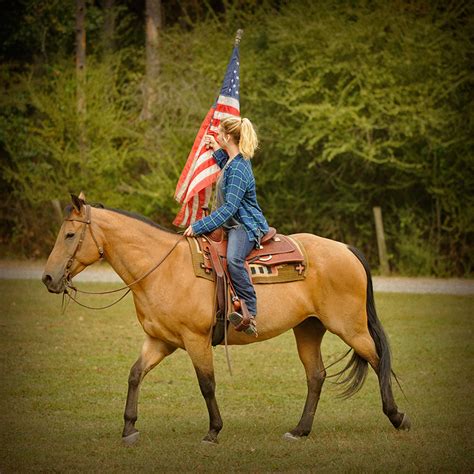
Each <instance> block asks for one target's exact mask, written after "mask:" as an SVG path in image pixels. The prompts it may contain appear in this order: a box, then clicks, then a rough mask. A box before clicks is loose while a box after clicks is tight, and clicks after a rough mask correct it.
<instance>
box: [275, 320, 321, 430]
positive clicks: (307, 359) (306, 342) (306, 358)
mask: <svg viewBox="0 0 474 474" xmlns="http://www.w3.org/2000/svg"><path fill="white" fill-rule="evenodd" d="M325 331H326V329H325V328H324V326H323V325H322V324H321V322H320V321H319V320H318V319H316V318H314V317H311V318H308V319H306V320H305V321H303V322H302V323H301V324H299V325H298V326H296V327H295V328H294V329H293V332H294V334H295V338H296V345H297V347H298V354H299V356H300V359H301V362H302V363H303V365H304V368H305V371H306V382H307V385H308V394H307V396H306V403H305V405H304V408H303V414H302V415H301V419H300V421H299V423H298V425H297V426H296V428H294V429H293V430H291V431H290V432H289V433H285V436H284V437H285V438H287V439H297V438H300V437H302V436H308V435H309V433H310V432H311V428H312V426H313V420H314V414H315V413H316V408H317V406H318V401H319V397H320V394H321V389H322V387H323V383H324V379H325V378H326V371H325V369H324V364H323V360H322V357H321V341H322V339H323V336H324V333H325Z"/></svg>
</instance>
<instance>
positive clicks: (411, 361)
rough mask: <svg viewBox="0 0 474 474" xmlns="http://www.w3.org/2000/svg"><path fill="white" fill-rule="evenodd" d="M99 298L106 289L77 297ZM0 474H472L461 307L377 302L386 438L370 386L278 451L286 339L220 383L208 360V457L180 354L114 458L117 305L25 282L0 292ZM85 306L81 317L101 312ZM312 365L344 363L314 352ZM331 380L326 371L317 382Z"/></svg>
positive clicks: (203, 423)
mask: <svg viewBox="0 0 474 474" xmlns="http://www.w3.org/2000/svg"><path fill="white" fill-rule="evenodd" d="M82 287H83V288H89V289H104V288H110V287H111V284H108V285H105V286H104V285H99V284H95V285H91V284H89V285H83V286H82ZM0 296H1V301H2V306H1V307H2V309H1V316H0V326H1V329H0V347H1V352H0V354H1V356H0V357H1V358H0V361H1V362H0V364H1V374H2V381H1V386H0V404H1V406H0V417H1V418H0V419H1V424H2V426H3V429H2V433H1V435H0V472H1V473H8V472H26V471H50V472H65V471H68V472H70V471H82V472H94V471H102V472H152V471H153V472H160V471H166V472H170V471H174V472H177V471H179V472H189V471H211V472H225V471H251V472H269V471H292V472H318V471H319V472H321V471H322V472H347V471H351V472H367V471H369V472H387V471H388V472H394V471H399V472H400V471H401V472H433V471H439V472H446V471H449V472H473V470H474V456H473V442H472V440H473V437H472V429H473V428H472V427H473V422H474V414H473V365H474V363H473V361H474V358H473V344H472V329H473V314H472V313H473V303H474V298H473V297H460V296H442V295H399V294H377V295H376V303H377V307H378V311H379V316H380V318H381V320H382V322H383V324H384V326H385V329H386V331H387V332H388V334H389V336H390V339H391V344H392V352H393V359H394V368H395V370H396V372H397V373H398V375H399V377H400V379H401V381H402V384H403V387H404V390H405V393H406V395H407V399H404V397H403V395H402V394H401V393H400V390H398V389H396V392H395V394H396V399H397V401H398V404H399V406H400V408H401V409H402V410H406V411H407V413H408V414H409V415H410V417H411V420H412V430H411V431H410V432H397V431H396V430H394V429H393V428H392V427H391V424H390V422H389V421H388V419H387V418H386V417H385V416H384V415H383V413H382V410H381V402H380V397H379V394H378V387H377V383H376V377H375V375H374V374H373V373H372V372H371V373H370V374H369V377H368V380H367V382H366V384H365V386H364V387H363V389H362V390H361V392H359V394H357V395H356V396H355V397H353V398H352V399H349V400H347V401H344V400H341V399H339V398H337V393H338V392H337V389H336V388H335V387H334V385H331V384H330V383H328V382H326V384H325V386H324V388H323V393H322V397H321V401H320V403H319V407H318V411H317V413H316V418H315V423H314V427H313V432H312V434H311V435H310V436H309V437H308V439H307V440H305V441H301V442H296V443H291V442H288V441H284V440H282V439H281V437H282V434H283V433H284V432H285V431H287V430H288V429H291V428H293V427H294V426H295V425H296V423H297V421H298V419H299V416H300V414H301V410H302V408H303V404H304V399H305V396H306V383H305V375H304V370H303V367H302V365H301V363H300V362H299V359H298V356H297V353H296V348H295V343H294V340H293V336H292V334H291V333H287V334H285V335H283V336H281V337H279V338H277V339H274V340H272V341H267V342H263V343H260V344H253V345H250V346H246V347H232V348H231V349H230V350H231V355H232V360H233V368H234V376H233V377H231V376H230V375H229V373H228V371H227V368H226V363H225V356H224V350H223V348H221V347H219V348H216V349H215V359H216V379H217V384H218V385H217V399H218V402H219V405H220V409H221V413H222V416H223V419H224V429H223V430H222V432H221V435H220V444H219V445H218V446H216V447H213V446H206V445H202V444H201V442H200V440H201V438H202V437H203V436H204V435H205V434H206V432H207V428H208V417H207V410H206V408H205V403H204V400H203V399H202V397H201V394H200V391H199V388H198V385H197V381H196V378H195V375H194V370H193V368H192V366H191V363H190V361H189V359H188V357H187V355H186V353H185V352H184V351H179V352H177V353H175V354H174V355H172V356H171V357H169V358H168V359H166V360H165V361H164V362H163V363H162V364H161V365H160V366H158V367H157V368H156V369H155V370H154V371H152V372H151V373H150V374H149V375H148V376H147V377H146V379H145V381H144V383H143V386H142V390H141V397H140V402H139V419H138V422H137V427H138V429H139V430H140V432H141V439H140V442H139V443H138V445H136V446H135V447H133V448H125V447H122V446H121V443H120V437H121V430H122V416H123V408H124V404H125V397H126V389H127V378H128V372H129V369H130V366H131V365H132V363H133V362H134V361H135V359H136V357H137V355H138V352H139V349H140V347H141V342H142V339H143V333H142V330H141V328H140V327H139V325H138V322H137V321H136V318H135V314H134V311H133V306H132V303H131V299H130V297H127V299H126V300H125V301H123V302H121V303H119V304H118V305H116V306H114V307H113V308H111V309H108V310H104V311H90V310H86V309H82V308H80V307H78V306H76V305H74V304H73V303H71V305H70V306H69V308H68V310H67V313H66V314H65V315H61V312H60V299H61V298H60V297H59V296H56V295H50V294H48V293H47V291H46V290H45V289H44V288H43V287H42V285H41V284H40V283H39V282H28V281H0ZM91 298H94V297H89V298H88V300H87V301H88V302H89V304H93V303H97V304H102V303H104V302H109V301H112V299H110V300H108V299H106V297H95V298H98V299H95V300H92V299H91ZM323 349H324V353H323V354H324V356H325V361H326V363H329V362H331V361H332V360H335V358H336V357H337V356H338V355H341V354H342V353H343V352H344V350H345V345H344V344H342V343H341V342H340V341H339V340H338V339H337V338H336V337H335V336H333V335H327V336H326V337H325V340H324V343H323ZM331 371H332V372H334V371H335V369H334V368H333V369H330V372H331Z"/></svg>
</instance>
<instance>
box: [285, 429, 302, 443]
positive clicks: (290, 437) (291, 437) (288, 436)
mask: <svg viewBox="0 0 474 474" xmlns="http://www.w3.org/2000/svg"><path fill="white" fill-rule="evenodd" d="M283 439H284V440H286V441H300V440H301V436H295V435H294V434H291V433H290V432H289V431H287V432H286V433H285V434H284V435H283Z"/></svg>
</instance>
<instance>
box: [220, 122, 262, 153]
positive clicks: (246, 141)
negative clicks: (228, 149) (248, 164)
mask: <svg viewBox="0 0 474 474" xmlns="http://www.w3.org/2000/svg"><path fill="white" fill-rule="evenodd" d="M220 126H221V127H222V130H223V131H224V133H226V134H229V135H230V136H231V137H232V139H233V140H234V142H235V143H236V144H238V145H239V150H240V153H242V156H243V157H244V158H245V159H246V160H250V159H251V158H252V157H253V155H254V154H255V150H256V149H257V147H258V138H257V133H256V132H255V129H254V128H253V125H252V122H251V121H250V120H249V119H248V118H243V119H240V118H234V117H229V118H226V119H224V120H222V122H221V124H220Z"/></svg>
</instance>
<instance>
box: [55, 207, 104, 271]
mask: <svg viewBox="0 0 474 474" xmlns="http://www.w3.org/2000/svg"><path fill="white" fill-rule="evenodd" d="M84 207H85V212H86V215H85V218H84V219H79V218H71V217H67V218H66V219H64V221H66V222H82V224H83V226H82V229H81V235H80V236H79V240H78V241H77V242H76V246H75V248H74V251H73V252H72V254H71V256H70V257H69V260H68V262H67V265H66V269H65V272H64V278H65V279H66V280H68V277H69V274H70V273H69V270H70V269H71V266H72V263H73V262H74V259H75V258H76V254H77V252H79V250H80V249H81V247H82V244H83V242H84V238H85V236H86V230H87V228H89V231H90V233H91V237H92V240H93V241H94V243H95V245H96V247H97V251H98V252H99V257H100V258H103V256H104V249H103V248H102V247H101V246H100V245H99V244H98V242H97V239H96V238H95V235H94V232H93V230H92V226H91V206H90V205H89V204H85V206H84Z"/></svg>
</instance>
